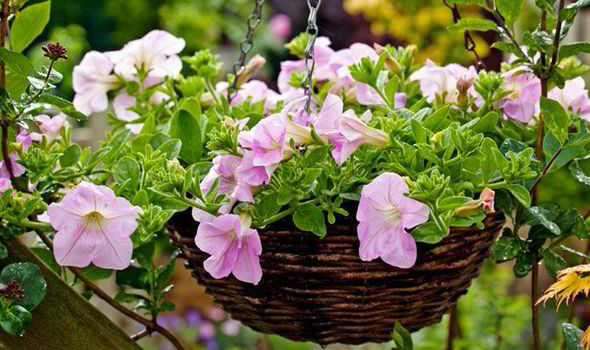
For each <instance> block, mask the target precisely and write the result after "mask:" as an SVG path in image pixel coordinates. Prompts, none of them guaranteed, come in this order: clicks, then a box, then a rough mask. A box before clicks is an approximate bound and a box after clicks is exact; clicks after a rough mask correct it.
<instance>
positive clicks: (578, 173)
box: [569, 159, 590, 186]
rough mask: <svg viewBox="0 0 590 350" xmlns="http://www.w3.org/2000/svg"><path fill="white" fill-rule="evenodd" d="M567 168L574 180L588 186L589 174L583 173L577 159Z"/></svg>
mask: <svg viewBox="0 0 590 350" xmlns="http://www.w3.org/2000/svg"><path fill="white" fill-rule="evenodd" d="M569 169H570V173H571V174H572V176H573V177H574V178H575V179H576V180H578V181H580V182H581V183H583V184H584V185H588V186H590V176H588V175H586V174H585V173H584V170H583V169H582V167H581V166H580V162H579V161H578V160H577V159H576V160H574V161H573V162H572V163H571V164H570V166H569Z"/></svg>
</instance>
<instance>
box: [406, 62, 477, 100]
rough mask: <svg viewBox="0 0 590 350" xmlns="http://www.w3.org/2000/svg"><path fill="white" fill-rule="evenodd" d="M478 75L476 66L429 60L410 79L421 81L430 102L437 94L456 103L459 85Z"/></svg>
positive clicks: (422, 88)
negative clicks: (438, 62) (446, 63)
mask: <svg viewBox="0 0 590 350" xmlns="http://www.w3.org/2000/svg"><path fill="white" fill-rule="evenodd" d="M476 76H477V71H476V70H475V67H473V66H470V67H469V68H466V67H463V66H461V65H459V64H455V63H452V64H449V65H446V66H444V67H441V66H438V65H436V63H434V62H432V61H431V60H427V61H426V64H425V65H424V67H422V68H420V69H419V70H417V71H416V72H414V73H412V75H411V76H410V80H412V81H418V82H419V83H420V90H422V94H423V95H424V96H425V97H426V100H427V101H428V102H430V103H432V102H434V101H435V99H436V97H437V96H441V97H443V98H444V101H445V102H448V103H456V102H457V98H458V96H459V90H458V89H457V85H458V83H460V82H463V81H471V80H473V79H475V77H476Z"/></svg>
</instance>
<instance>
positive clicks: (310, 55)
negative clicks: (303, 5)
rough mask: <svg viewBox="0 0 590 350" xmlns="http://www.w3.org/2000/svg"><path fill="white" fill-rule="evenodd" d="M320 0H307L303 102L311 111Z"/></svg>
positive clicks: (307, 110)
mask: <svg viewBox="0 0 590 350" xmlns="http://www.w3.org/2000/svg"><path fill="white" fill-rule="evenodd" d="M321 4H322V0H307V6H308V7H309V17H308V19H307V30H306V31H307V34H308V42H307V47H306V48H305V69H306V70H307V78H306V79H305V95H306V96H307V101H306V102H305V111H306V112H307V113H310V112H311V98H312V95H313V71H314V70H315V53H314V48H315V42H316V39H317V38H318V32H319V29H318V25H317V16H318V10H319V8H320V5H321Z"/></svg>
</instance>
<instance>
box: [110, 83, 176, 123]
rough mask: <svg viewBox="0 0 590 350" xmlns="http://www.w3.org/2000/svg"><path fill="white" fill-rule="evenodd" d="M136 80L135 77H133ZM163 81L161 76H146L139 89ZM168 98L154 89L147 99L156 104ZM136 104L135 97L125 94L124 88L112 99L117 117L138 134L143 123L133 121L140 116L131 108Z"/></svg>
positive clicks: (143, 89) (141, 89)
mask: <svg viewBox="0 0 590 350" xmlns="http://www.w3.org/2000/svg"><path fill="white" fill-rule="evenodd" d="M133 80H136V79H133ZM162 82H163V79H162V78H157V77H153V76H148V77H147V78H146V79H145V80H144V82H143V85H142V86H141V87H140V91H141V92H143V91H145V89H147V88H150V87H153V86H156V85H159V84H161V83H162ZM168 99H169V96H168V95H166V94H165V93H163V92H160V91H155V92H154V93H153V94H152V95H151V96H150V99H149V103H150V104H151V105H153V106H158V105H160V104H162V103H163V102H165V101H166V100H168ZM136 105H137V99H136V98H135V97H134V96H131V95H129V94H127V91H126V90H125V89H123V90H121V91H120V92H119V94H118V95H117V96H116V97H115V99H114V100H113V110H114V111H115V115H116V116H117V118H118V119H120V120H123V121H126V122H127V124H125V127H126V128H127V129H129V130H131V132H133V133H134V134H139V132H140V131H141V129H142V128H143V123H134V121H135V120H137V119H138V118H140V116H139V114H137V113H136V112H135V111H133V108H134V107H136Z"/></svg>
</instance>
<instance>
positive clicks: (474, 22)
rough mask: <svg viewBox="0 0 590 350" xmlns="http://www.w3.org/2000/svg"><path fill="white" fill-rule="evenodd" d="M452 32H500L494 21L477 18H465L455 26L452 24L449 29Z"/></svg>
mask: <svg viewBox="0 0 590 350" xmlns="http://www.w3.org/2000/svg"><path fill="white" fill-rule="evenodd" d="M447 29H448V30H449V31H450V32H453V33H458V32H465V31H467V30H475V31H478V32H487V31H490V30H493V31H496V32H497V31H499V29H498V25H497V24H496V22H494V21H490V20H489V19H475V18H463V19H461V20H459V21H458V22H457V23H455V24H451V25H450V26H448V27H447Z"/></svg>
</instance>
